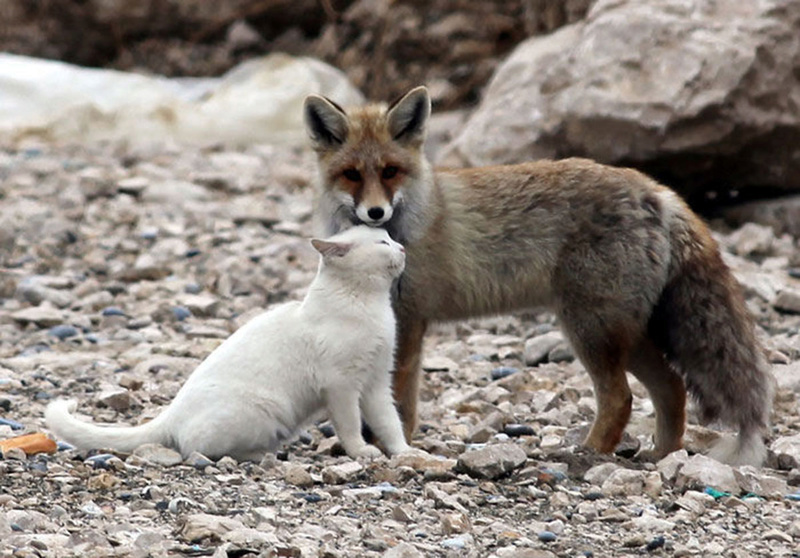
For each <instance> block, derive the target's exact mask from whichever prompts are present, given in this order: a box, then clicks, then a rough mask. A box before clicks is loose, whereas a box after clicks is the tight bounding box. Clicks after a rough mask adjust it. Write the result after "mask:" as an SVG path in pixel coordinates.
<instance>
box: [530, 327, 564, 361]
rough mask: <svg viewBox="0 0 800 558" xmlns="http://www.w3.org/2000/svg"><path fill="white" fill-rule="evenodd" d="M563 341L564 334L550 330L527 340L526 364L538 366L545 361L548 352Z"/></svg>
mask: <svg viewBox="0 0 800 558" xmlns="http://www.w3.org/2000/svg"><path fill="white" fill-rule="evenodd" d="M563 342H564V336H563V335H562V333H561V332H560V331H550V332H548V333H545V334H542V335H538V336H536V337H532V338H530V339H528V340H527V341H525V349H524V355H525V356H524V359H525V364H526V365H528V366H536V365H537V364H540V363H542V362H544V361H545V359H546V358H547V355H548V353H550V351H552V350H553V349H554V348H555V347H556V346H557V345H558V344H560V343H563Z"/></svg>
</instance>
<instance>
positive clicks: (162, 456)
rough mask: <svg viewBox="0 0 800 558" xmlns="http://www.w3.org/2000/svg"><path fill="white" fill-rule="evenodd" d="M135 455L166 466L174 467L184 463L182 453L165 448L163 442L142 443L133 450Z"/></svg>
mask: <svg viewBox="0 0 800 558" xmlns="http://www.w3.org/2000/svg"><path fill="white" fill-rule="evenodd" d="M133 455H135V456H136V457H139V458H141V459H145V460H147V461H149V462H150V463H154V464H156V465H163V466H164V467H172V466H173V465H180V464H181V463H183V458H182V457H181V454H179V453H178V452H177V451H175V450H172V449H169V448H165V447H164V446H162V445H161V444H142V445H141V446H139V447H138V448H136V449H135V450H133Z"/></svg>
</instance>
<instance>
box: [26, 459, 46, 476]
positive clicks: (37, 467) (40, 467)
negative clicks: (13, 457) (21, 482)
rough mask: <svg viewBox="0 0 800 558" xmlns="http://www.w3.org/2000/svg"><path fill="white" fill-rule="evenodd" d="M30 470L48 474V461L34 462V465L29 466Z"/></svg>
mask: <svg viewBox="0 0 800 558" xmlns="http://www.w3.org/2000/svg"><path fill="white" fill-rule="evenodd" d="M28 470H30V471H39V472H40V473H46V472H47V461H41V460H38V461H33V462H32V463H29V464H28Z"/></svg>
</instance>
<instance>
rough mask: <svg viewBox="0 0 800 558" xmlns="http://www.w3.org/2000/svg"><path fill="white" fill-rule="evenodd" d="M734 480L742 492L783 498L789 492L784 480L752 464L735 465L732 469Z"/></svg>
mask: <svg viewBox="0 0 800 558" xmlns="http://www.w3.org/2000/svg"><path fill="white" fill-rule="evenodd" d="M733 474H734V476H735V477H736V482H737V483H738V484H739V487H740V489H741V491H742V492H744V493H749V494H755V495H757V496H761V497H763V498H774V499H778V498H783V496H784V495H785V494H787V493H788V492H789V485H788V484H787V483H786V481H785V480H783V479H781V478H778V477H776V476H773V475H769V474H767V473H766V471H764V470H762V469H761V468H757V467H752V466H742V467H737V468H735V469H734V470H733Z"/></svg>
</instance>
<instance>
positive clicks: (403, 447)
mask: <svg viewBox="0 0 800 558" xmlns="http://www.w3.org/2000/svg"><path fill="white" fill-rule="evenodd" d="M386 450H387V451H388V452H389V455H400V454H401V453H409V452H411V451H414V448H412V447H411V446H409V445H408V444H407V443H405V440H404V441H403V442H401V443H397V444H392V445H391V446H387V447H386Z"/></svg>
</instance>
